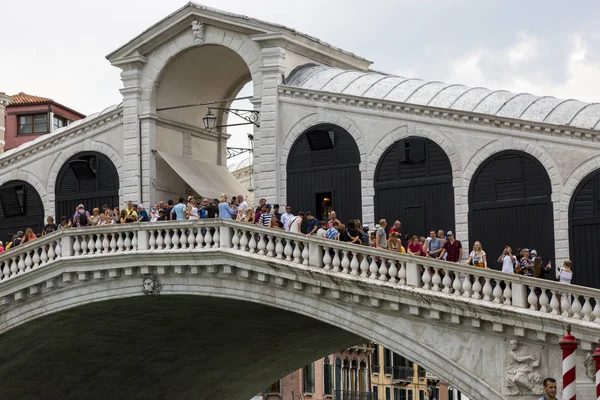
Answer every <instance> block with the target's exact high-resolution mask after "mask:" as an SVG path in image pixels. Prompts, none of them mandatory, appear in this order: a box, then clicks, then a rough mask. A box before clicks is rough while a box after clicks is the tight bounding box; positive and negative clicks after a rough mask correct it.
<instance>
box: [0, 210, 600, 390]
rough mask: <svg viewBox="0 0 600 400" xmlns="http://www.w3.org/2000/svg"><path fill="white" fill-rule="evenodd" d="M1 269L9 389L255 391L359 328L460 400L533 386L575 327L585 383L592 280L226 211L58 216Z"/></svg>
mask: <svg viewBox="0 0 600 400" xmlns="http://www.w3.org/2000/svg"><path fill="white" fill-rule="evenodd" d="M0 270H1V271H2V272H1V273H0V361H1V362H0V380H1V381H2V385H0V395H1V396H2V398H5V399H28V398H31V399H34V398H35V399H44V398H48V399H57V398H60V399H67V398H86V399H87V398H89V399H94V398H98V399H106V398H110V399H132V398H140V399H148V398H181V399H190V398H195V399H215V398H222V399H248V398H250V397H251V396H252V395H253V394H254V393H256V392H258V391H260V390H261V388H263V387H264V386H265V385H268V383H269V382H272V381H275V380H276V379H278V378H280V377H281V376H282V375H283V374H285V373H286V371H291V370H295V369H297V368H298V367H300V366H302V365H304V364H306V363H307V362H310V361H311V360H314V359H316V358H318V357H320V356H322V355H323V354H329V353H331V352H333V351H336V350H338V349H340V348H341V347H344V346H351V345H354V344H356V343H360V342H361V341H364V340H372V341H375V342H377V343H380V344H381V345H383V346H385V347H386V348H388V349H391V350H393V351H394V352H396V353H398V354H401V355H403V356H406V357H408V358H411V359H415V360H419V365H422V366H423V367H425V368H426V370H428V371H431V372H432V373H434V374H435V375H436V376H439V377H440V378H441V379H443V380H446V381H449V382H453V384H454V386H455V387H457V388H460V390H461V391H462V392H463V393H465V394H466V395H468V396H469V397H470V398H474V399H490V400H494V399H533V398H537V397H539V393H540V390H541V378H543V377H546V376H555V377H560V375H561V354H560V349H559V347H558V340H559V338H560V337H562V335H564V333H565V329H566V326H567V324H570V325H571V326H572V327H573V333H574V334H575V335H576V336H577V337H578V339H580V340H581V345H580V352H579V353H578V355H577V357H578V377H577V378H578V391H579V393H580V394H581V396H582V398H591V397H587V396H591V395H592V391H593V382H592V380H591V378H589V377H588V376H586V374H585V373H586V371H585V368H584V367H583V364H584V358H585V356H586V353H587V352H589V351H590V350H592V349H593V348H595V346H596V343H597V338H598V336H599V335H600V303H598V302H597V300H598V299H600V291H598V290H596V289H589V288H583V287H579V286H575V285H572V286H567V285H564V284H560V283H555V282H550V281H546V280H539V279H533V278H527V277H521V276H517V275H508V274H503V273H501V272H497V271H492V270H484V269H479V268H474V267H469V266H464V265H460V264H454V263H448V262H442V261H433V260H429V259H426V258H422V257H415V256H408V255H404V254H398V253H392V252H387V251H381V250H376V249H373V248H370V247H366V246H357V245H351V244H346V243H342V242H337V241H331V240H326V239H319V238H313V237H306V236H303V235H296V234H293V233H287V232H283V231H277V230H273V229H269V228H262V227H258V226H254V225H248V224H243V223H236V222H232V221H225V220H218V219H217V220H204V221H199V222H172V223H169V222H158V223H146V224H128V225H112V226H104V227H97V228H77V229H70V230H63V231H60V232H56V233H53V234H50V235H48V236H44V237H43V238H41V239H38V240H36V241H33V242H31V243H27V244H25V245H22V246H19V247H18V248H17V249H15V250H14V251H11V252H6V253H4V254H2V255H0ZM567 291H568V292H570V293H572V294H573V301H572V302H570V301H569V300H568V296H567V295H565V293H566V292H567ZM536 293H537V294H536ZM561 293H562V294H563V295H562V296H561ZM525 356H533V357H534V359H535V360H536V361H535V362H529V361H523V360H522V357H525ZM519 360H521V361H519ZM525 360H527V358H526V357H525ZM222 374H230V375H231V376H234V377H235V379H233V380H223V379H217V378H219V377H220V376H222ZM536 396H537V397H536Z"/></svg>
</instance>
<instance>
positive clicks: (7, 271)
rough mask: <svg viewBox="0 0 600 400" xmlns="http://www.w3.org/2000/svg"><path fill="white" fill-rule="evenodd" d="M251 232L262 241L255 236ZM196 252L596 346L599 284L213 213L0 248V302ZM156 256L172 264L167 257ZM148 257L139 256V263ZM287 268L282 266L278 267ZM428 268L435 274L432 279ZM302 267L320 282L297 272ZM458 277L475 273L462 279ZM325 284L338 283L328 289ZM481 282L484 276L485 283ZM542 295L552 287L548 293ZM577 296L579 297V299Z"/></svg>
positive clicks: (374, 302) (417, 311) (179, 264)
mask: <svg viewBox="0 0 600 400" xmlns="http://www.w3.org/2000/svg"><path fill="white" fill-rule="evenodd" d="M203 227H204V228H212V229H206V230H205V232H206V233H205V234H204V235H203V234H202V229H201V228H203ZM115 233H118V234H115ZM256 237H260V238H262V240H258V241H257V240H256V239H255V238H256ZM284 241H285V243H286V245H285V247H284V246H283V242H284ZM292 243H295V246H292ZM332 251H333V254H334V256H333V257H332V256H331V254H332ZM202 252H207V253H210V254H213V255H212V256H209V258H208V259H207V261H208V262H209V263H210V264H211V265H212V267H211V268H212V269H215V268H219V267H218V266H216V264H214V260H216V259H220V260H223V261H222V262H223V263H224V265H225V266H226V267H227V266H228V265H238V263H237V262H233V261H230V262H233V264H229V263H228V262H227V261H226V260H227V259H229V258H230V257H233V258H234V259H238V258H240V259H244V260H245V261H250V260H253V261H252V262H253V263H255V264H257V265H268V266H274V267H275V268H274V270H275V271H279V272H269V271H263V272H261V273H260V274H259V275H261V274H262V278H261V277H260V276H259V277H258V279H259V280H261V281H263V282H272V283H273V284H275V285H281V284H283V282H284V281H285V280H289V281H290V285H293V286H294V288H295V289H297V290H304V289H305V288H306V289H307V290H310V291H311V292H312V293H313V294H316V295H325V294H326V293H325V290H328V291H333V293H334V295H335V296H334V297H335V298H338V299H339V298H340V295H341V294H342V293H347V294H349V295H350V296H351V298H352V299H353V300H352V301H355V302H358V303H361V304H364V305H370V306H371V307H375V308H379V307H382V306H384V305H385V307H387V308H388V309H390V308H391V309H392V310H400V308H404V307H406V308H408V309H410V314H411V315H412V316H414V317H417V316H418V317H423V318H433V319H437V320H439V319H440V318H441V315H442V314H445V315H447V316H448V318H449V319H451V320H452V322H453V323H455V324H462V323H467V321H468V323H469V324H470V326H476V327H478V328H483V329H490V331H494V332H504V331H506V330H507V329H512V330H513V331H514V334H515V336H520V337H526V336H527V337H531V336H534V337H535V338H536V339H537V340H541V341H546V340H549V338H550V336H551V335H556V336H560V335H561V334H562V333H563V332H564V326H565V325H566V324H571V325H572V326H573V327H574V328H575V329H576V330H577V332H578V337H579V338H580V339H581V340H582V348H583V349H584V350H591V349H592V348H594V347H595V346H596V344H597V337H598V334H599V332H600V290H598V289H593V288H587V287H582V286H577V285H566V284H562V283H558V282H553V281H548V280H543V279H536V278H529V277H525V276H520V275H514V274H505V273H502V272H499V271H495V270H487V269H479V268H474V267H472V266H467V265H463V264H458V263H450V262H445V261H439V260H432V259H428V258H424V257H418V256H413V255H408V254H399V253H395V252H389V251H386V250H379V249H374V248H370V247H366V246H358V245H352V244H348V243H343V242H337V241H332V240H327V239H322V238H315V237H306V236H303V235H297V234H293V233H289V232H282V231H277V230H273V229H270V228H265V227H260V226H255V225H248V224H244V223H238V222H235V221H229V220H219V219H213V220H199V221H177V222H157V223H141V224H127V225H125V226H123V225H107V226H102V227H86V228H72V229H65V230H61V231H59V232H55V233H52V234H50V235H47V236H44V237H41V238H39V239H38V240H36V241H34V242H31V243H27V244H24V245H22V246H19V247H17V248H16V249H14V250H10V251H7V252H4V253H2V254H1V255H0V266H1V267H2V268H1V271H2V273H1V275H0V309H1V308H2V307H6V306H10V305H11V304H12V303H13V302H15V301H23V300H25V299H26V298H27V297H28V296H32V295H36V294H38V293H39V292H40V290H42V289H44V290H45V289H48V288H52V287H55V286H56V285H57V284H59V283H58V281H57V280H60V279H62V282H63V283H68V282H70V281H71V280H73V279H79V280H82V279H83V280H86V279H88V278H87V277H89V275H90V274H93V276H94V277H95V278H96V277H97V279H102V278H104V277H105V276H106V274H108V276H109V277H116V276H119V274H121V272H123V271H121V270H124V274H125V275H127V274H131V269H132V267H131V266H129V267H128V265H129V264H128V263H127V260H130V258H127V257H132V258H135V259H140V257H142V258H144V259H148V260H149V259H154V260H155V261H156V263H155V264H151V265H155V266H156V267H157V268H159V269H162V270H163V271H164V269H165V268H174V269H175V273H176V274H178V273H182V271H183V268H188V266H189V265H190V262H189V257H193V258H194V259H197V258H198V257H197V256H192V254H197V253H198V254H199V253H202ZM352 255H354V256H355V257H352ZM358 255H360V257H358ZM148 257H149V258H148ZM165 257H166V258H165ZM163 258H165V259H168V260H169V263H167V264H165V262H164V260H163ZM350 258H352V260H350ZM377 258H381V259H386V260H387V261H388V264H381V265H378V264H376V262H375V260H376V259H377ZM110 260H114V262H113V261H110ZM186 260H187V263H186ZM211 260H212V261H211ZM148 262H149V261H145V264H144V265H146V268H147V267H148V265H150V264H148ZM92 263H93V264H94V265H95V266H92ZM192 268H194V267H192ZM228 268H229V270H230V271H229V272H227V271H225V273H232V272H231V271H232V270H231V269H232V268H233V267H231V266H230V267H228ZM251 269H252V268H251ZM284 269H285V270H287V271H288V273H282V272H281V271H283V270H284ZM421 270H423V271H424V273H422V272H421ZM128 271H129V272H128ZM294 271H297V273H295V274H294ZM429 271H435V273H434V274H433V276H432V275H430V273H429ZM440 271H445V272H446V273H445V274H441V273H439V272H440ZM255 272H256V271H255ZM159 273H160V271H159ZM163 273H164V272H163ZM192 273H193V271H192ZM196 273H197V272H196ZM246 273H248V271H246ZM57 274H58V275H57ZM306 274H308V276H310V277H311V278H313V279H316V281H315V282H319V283H318V284H314V283H311V282H308V281H302V279H300V278H299V277H300V276H302V275H306ZM421 274H422V275H421ZM318 275H322V276H323V279H319V278H318ZM442 275H443V277H442ZM465 275H467V276H469V275H470V276H472V278H473V279H472V280H464V281H461V280H460V277H461V276H465ZM78 276H79V278H77V277H78ZM294 276H296V278H294ZM325 277H327V278H325ZM332 277H335V279H333V280H332V279H330V278H332ZM327 281H332V282H337V283H336V284H335V285H333V284H332V285H333V286H331V285H329V284H328V283H327ZM471 281H472V282H473V283H471ZM492 281H495V282H496V283H497V285H496V286H495V287H492V286H491V282H492ZM480 282H484V283H485V284H484V285H483V287H481V285H480ZM501 282H504V284H505V289H504V290H503V289H501V285H500V283H501ZM528 289H530V290H529V295H528V294H527V293H528ZM534 289H540V290H539V291H538V293H541V295H540V297H539V301H538V298H537V297H536V296H532V295H531V293H534V292H535V290H534ZM566 292H568V293H572V294H573V296H574V300H573V303H572V304H569V303H568V302H566V303H565V302H564V301H563V302H562V304H559V303H558V300H557V295H558V294H560V293H566ZM546 293H551V294H552V295H551V298H548V296H546ZM579 298H584V299H585V301H584V303H583V304H582V303H581V302H580V301H579ZM565 299H566V296H563V300H565ZM594 301H595V303H596V305H595V307H594V308H592V306H591V304H592V302H594ZM500 316H501V318H499V317H500ZM540 322H541V323H540ZM484 323H485V324H486V325H485V326H484ZM528 333H531V334H532V335H528Z"/></svg>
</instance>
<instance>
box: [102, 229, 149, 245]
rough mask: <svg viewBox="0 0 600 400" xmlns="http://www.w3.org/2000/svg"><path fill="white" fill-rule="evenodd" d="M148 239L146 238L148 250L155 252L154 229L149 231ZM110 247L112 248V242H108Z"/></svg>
mask: <svg viewBox="0 0 600 400" xmlns="http://www.w3.org/2000/svg"><path fill="white" fill-rule="evenodd" d="M149 234H150V237H149V238H148V247H150V250H156V236H155V235H156V231H155V230H154V229H151V230H150V231H149ZM110 244H111V247H112V240H111V242H110Z"/></svg>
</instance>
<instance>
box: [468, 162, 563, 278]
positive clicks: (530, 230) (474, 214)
mask: <svg viewBox="0 0 600 400" xmlns="http://www.w3.org/2000/svg"><path fill="white" fill-rule="evenodd" d="M551 195H552V186H551V184H550V178H549V177H548V173H547V172H546V169H545V168H544V166H543V165H542V164H541V163H540V162H539V161H538V160H537V159H535V158H534V157H532V156H530V155H529V154H527V153H524V152H521V151H513V150H507V151H503V152H500V153H497V154H494V155H493V156H491V157H489V158H488V159H487V160H485V161H484V162H483V163H482V164H481V165H480V166H479V168H477V171H475V174H474V175H473V179H472V181H471V186H470V188H469V243H471V244H472V243H474V242H475V241H476V240H479V241H480V242H481V243H482V245H483V248H484V250H486V252H487V254H488V265H489V267H491V268H497V269H499V268H500V266H499V264H498V263H496V258H497V257H498V255H500V254H501V253H502V250H503V249H504V246H506V245H509V246H511V247H512V249H513V254H515V255H516V252H517V249H518V248H525V247H528V248H530V249H535V250H537V252H538V254H539V255H540V256H541V257H542V258H543V259H544V262H547V261H552V262H553V263H554V218H553V210H552V198H551ZM465 251H466V249H465Z"/></svg>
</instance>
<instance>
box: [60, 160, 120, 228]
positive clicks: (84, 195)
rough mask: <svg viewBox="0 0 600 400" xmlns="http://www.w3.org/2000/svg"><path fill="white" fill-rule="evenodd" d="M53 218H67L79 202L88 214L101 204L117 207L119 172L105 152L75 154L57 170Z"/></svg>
mask: <svg viewBox="0 0 600 400" xmlns="http://www.w3.org/2000/svg"><path fill="white" fill-rule="evenodd" d="M55 191H56V195H55V201H56V207H55V210H56V220H57V221H58V222H57V223H60V218H61V217H62V216H65V217H67V218H70V217H71V216H72V215H73V214H74V212H75V208H76V207H77V205H78V204H83V205H84V206H85V209H86V210H88V211H89V212H90V213H91V210H92V209H93V208H94V207H98V208H100V209H102V206H103V205H104V204H106V205H108V206H109V207H110V208H111V209H112V208H114V207H118V206H119V174H118V172H117V169H116V168H115V166H114V164H113V163H112V161H111V160H110V158H108V157H107V156H106V155H104V154H102V153H97V152H81V153H77V154H75V155H74V156H72V157H71V158H69V159H68V160H67V162H65V163H64V165H63V166H62V167H61V168H60V171H59V172H58V177H57V179H56V187H55Z"/></svg>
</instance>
